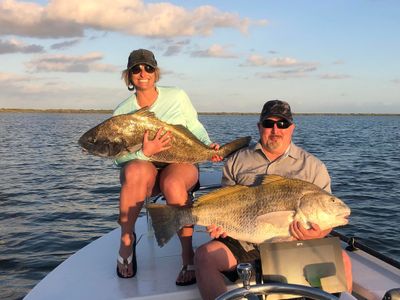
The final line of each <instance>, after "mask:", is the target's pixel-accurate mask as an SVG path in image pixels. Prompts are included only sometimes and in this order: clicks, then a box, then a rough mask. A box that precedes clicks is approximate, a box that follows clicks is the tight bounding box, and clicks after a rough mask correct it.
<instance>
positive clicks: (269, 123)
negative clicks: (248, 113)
mask: <svg viewBox="0 0 400 300" xmlns="http://www.w3.org/2000/svg"><path fill="white" fill-rule="evenodd" d="M275 124H276V127H278V128H279V129H287V128H289V127H290V125H292V123H290V122H289V121H287V120H278V121H274V120H270V119H265V120H263V121H262V122H261V126H262V127H264V128H273V127H274V126H275Z"/></svg>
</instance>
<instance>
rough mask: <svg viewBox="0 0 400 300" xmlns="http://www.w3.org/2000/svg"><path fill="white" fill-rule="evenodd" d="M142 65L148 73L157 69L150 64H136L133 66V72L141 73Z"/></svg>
mask: <svg viewBox="0 0 400 300" xmlns="http://www.w3.org/2000/svg"><path fill="white" fill-rule="evenodd" d="M141 66H143V69H144V70H145V71H146V73H154V72H155V70H156V69H155V68H153V67H152V66H149V65H136V66H133V67H132V68H131V72H132V73H133V74H139V73H140V72H141V71H142V68H141Z"/></svg>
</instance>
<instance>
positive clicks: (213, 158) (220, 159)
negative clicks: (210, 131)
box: [209, 143, 224, 162]
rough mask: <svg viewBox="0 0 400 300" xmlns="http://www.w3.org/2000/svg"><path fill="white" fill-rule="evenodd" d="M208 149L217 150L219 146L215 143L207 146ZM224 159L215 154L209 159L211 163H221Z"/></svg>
mask: <svg viewBox="0 0 400 300" xmlns="http://www.w3.org/2000/svg"><path fill="white" fill-rule="evenodd" d="M209 147H210V148H213V149H214V150H219V148H220V146H219V144H217V143H212V144H210V146H209ZM223 159H224V158H223V157H222V156H219V155H217V154H215V155H213V157H212V158H211V161H212V162H218V161H222V160H223Z"/></svg>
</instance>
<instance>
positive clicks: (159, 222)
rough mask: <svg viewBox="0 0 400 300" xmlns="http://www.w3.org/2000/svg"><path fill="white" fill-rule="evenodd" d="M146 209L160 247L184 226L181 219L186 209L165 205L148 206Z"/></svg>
mask: <svg viewBox="0 0 400 300" xmlns="http://www.w3.org/2000/svg"><path fill="white" fill-rule="evenodd" d="M146 208H147V210H148V211H149V213H150V217H151V220H152V224H153V229H154V234H155V236H156V240H157V243H158V245H159V246H160V247H162V246H164V245H165V244H166V243H167V242H168V241H169V240H170V239H171V238H172V237H173V236H174V234H175V233H176V232H177V231H178V230H179V229H180V228H182V227H183V226H184V225H185V222H183V218H182V217H183V213H184V212H185V211H187V210H188V208H182V207H176V206H171V205H165V204H149V205H147V206H146Z"/></svg>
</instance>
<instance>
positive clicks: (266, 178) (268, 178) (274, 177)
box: [261, 175, 285, 184]
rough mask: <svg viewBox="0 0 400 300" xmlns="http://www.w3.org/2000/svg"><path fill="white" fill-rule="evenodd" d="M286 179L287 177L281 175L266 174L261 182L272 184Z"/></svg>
mask: <svg viewBox="0 0 400 300" xmlns="http://www.w3.org/2000/svg"><path fill="white" fill-rule="evenodd" d="M284 179H285V177H283V176H279V175H265V176H264V178H263V180H262V183H261V184H270V183H273V182H276V181H280V180H284Z"/></svg>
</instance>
